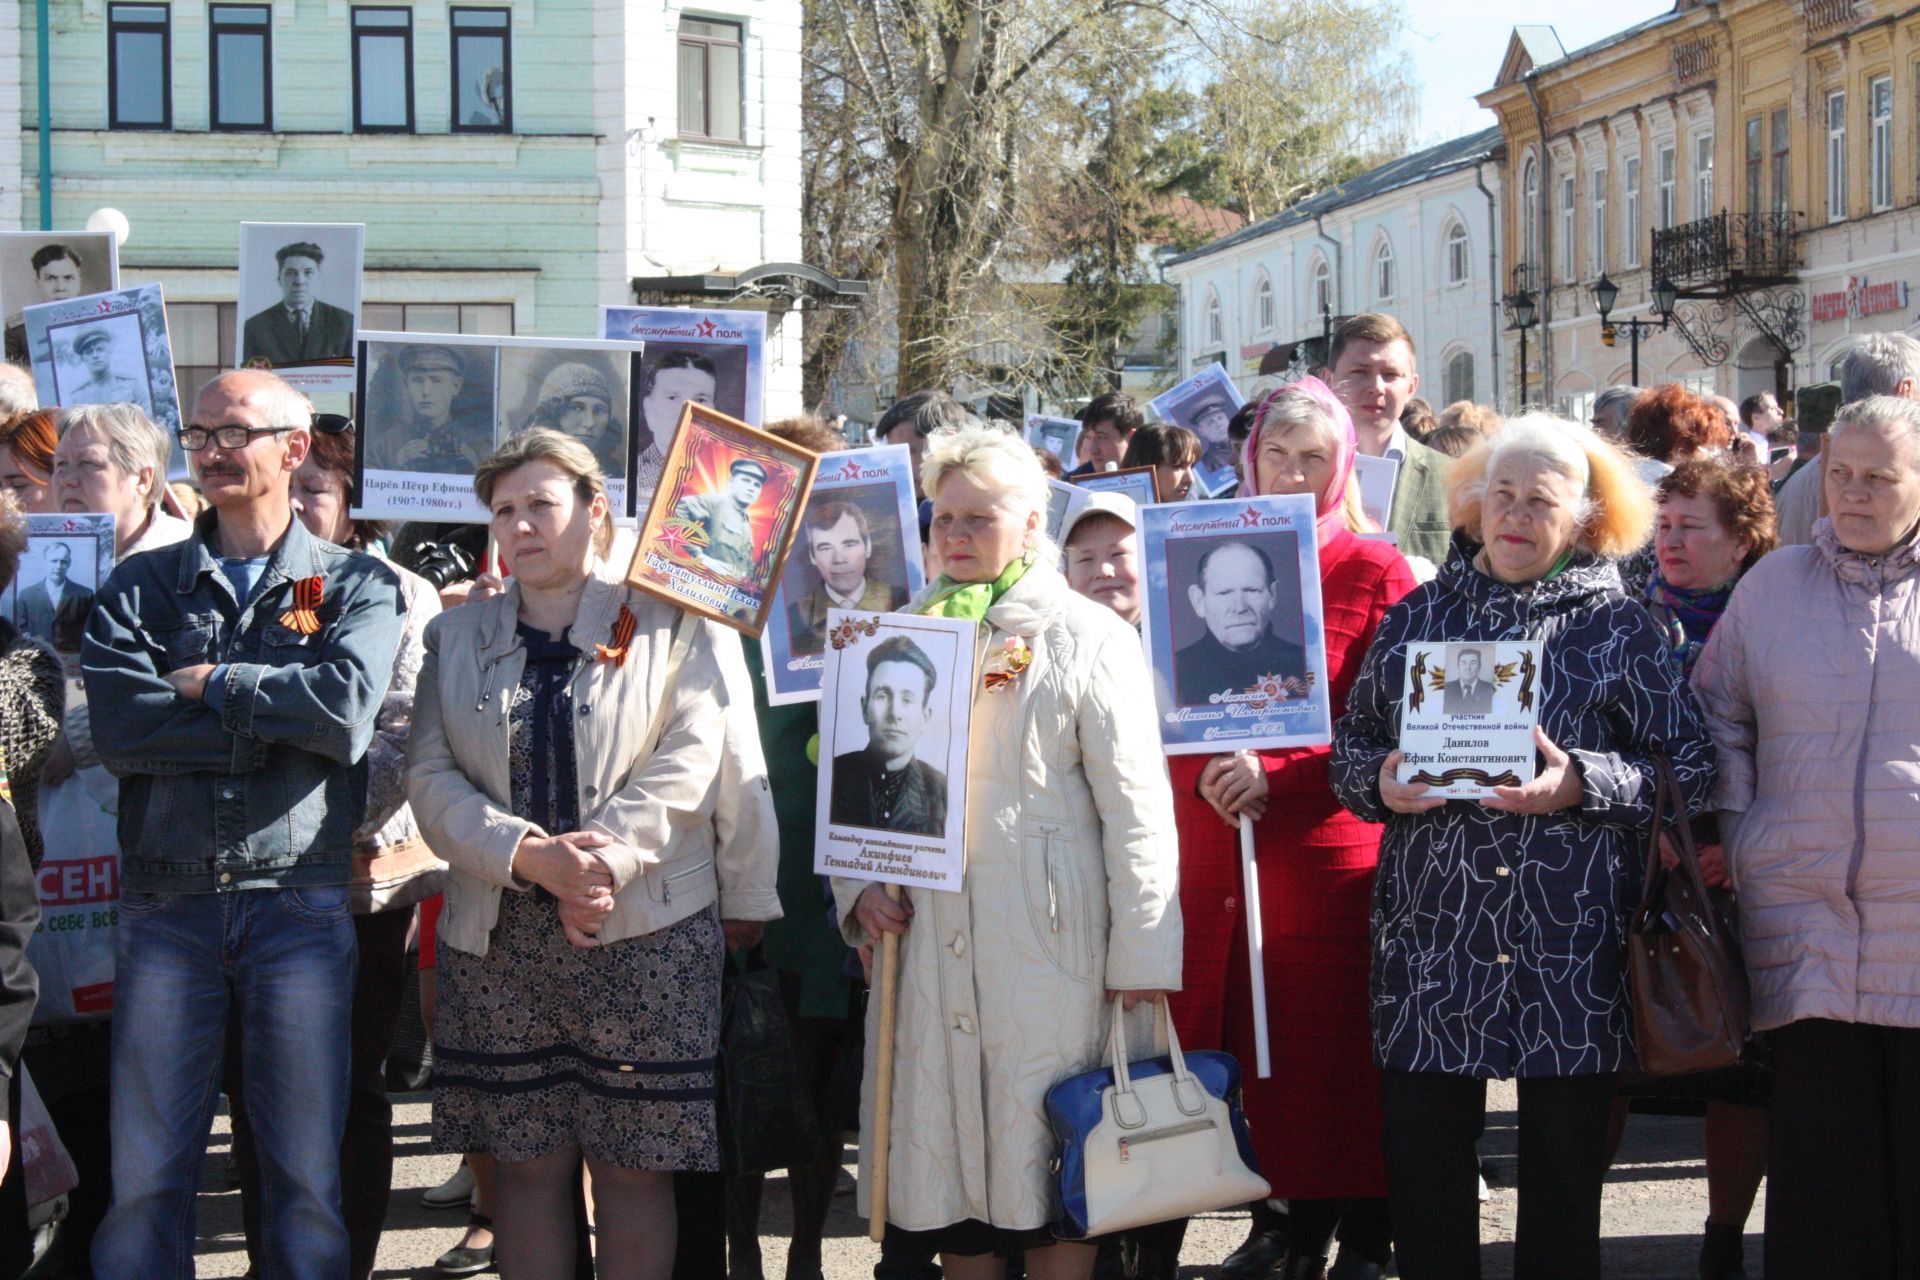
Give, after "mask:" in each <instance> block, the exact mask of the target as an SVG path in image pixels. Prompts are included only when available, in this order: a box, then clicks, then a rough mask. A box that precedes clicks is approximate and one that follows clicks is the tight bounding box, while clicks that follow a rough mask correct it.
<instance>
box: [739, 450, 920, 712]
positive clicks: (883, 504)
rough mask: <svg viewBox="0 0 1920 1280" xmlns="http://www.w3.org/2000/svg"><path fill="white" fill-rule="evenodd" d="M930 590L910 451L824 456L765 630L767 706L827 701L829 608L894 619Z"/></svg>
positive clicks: (762, 637) (762, 641) (762, 650)
mask: <svg viewBox="0 0 1920 1280" xmlns="http://www.w3.org/2000/svg"><path fill="white" fill-rule="evenodd" d="M925 586H926V570H925V568H924V566H923V564H922V562H921V555H920V534H919V523H918V514H917V512H916V510H915V504H914V499H913V463H912V459H911V456H910V455H909V454H908V452H907V447H906V446H905V445H898V444H890V445H879V446H877V447H875V448H871V449H852V450H848V451H846V452H844V453H835V454H830V455H828V456H825V457H823V458H821V460H820V466H819V468H818V469H817V470H816V471H815V472H814V477H813V490H812V492H811V493H810V494H809V495H808V498H807V503H806V506H805V508H804V509H803V510H802V512H801V516H800V532H799V534H798V536H797V537H796V538H795V539H794V549H793V554H792V555H790V556H788V557H787V564H786V569H785V570H784V571H783V572H782V573H781V575H780V581H779V586H778V587H777V588H776V589H775V591H774V596H773V612H772V613H770V614H769V615H768V616H767V627H766V630H764V631H762V632H761V633H760V653H761V658H762V659H763V663H762V665H763V667H764V669H765V671H766V674H767V701H768V702H769V703H772V704H773V705H775V706H780V705H783V704H785V703H790V702H815V701H818V700H819V697H820V671H821V668H822V667H823V666H824V665H825V661H826V659H825V657H824V656H823V655H824V653H825V650H826V636H827V611H828V610H830V609H853V610H856V611H860V612H867V613H891V612H892V611H894V610H896V609H900V608H904V607H905V606H906V603H907V601H909V600H911V599H913V597H914V596H916V595H918V594H920V591H921V589H922V588H923V587H925Z"/></svg>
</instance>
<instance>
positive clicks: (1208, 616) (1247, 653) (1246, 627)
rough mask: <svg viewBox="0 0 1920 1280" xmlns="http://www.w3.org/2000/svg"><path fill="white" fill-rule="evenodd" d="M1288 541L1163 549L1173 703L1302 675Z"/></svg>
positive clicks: (1293, 554) (1293, 557) (1294, 559)
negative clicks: (1169, 596)
mask: <svg viewBox="0 0 1920 1280" xmlns="http://www.w3.org/2000/svg"><path fill="white" fill-rule="evenodd" d="M1296 537H1297V535H1295V534H1293V533H1260V534H1249V535H1246V536H1243V537H1233V538H1209V539H1204V540H1202V539H1188V540H1184V541H1181V542H1177V543H1174V544H1173V545H1172V546H1170V547H1169V551H1168V560H1169V564H1168V581H1169V591H1170V593H1171V594H1172V595H1173V597H1174V600H1173V601H1172V603H1171V604H1170V606H1169V612H1170V613H1171V614H1172V616H1173V620H1174V622H1173V644H1174V655H1173V658H1174V697H1175V699H1176V701H1178V703H1179V704H1180V705H1181V706H1202V705H1205V704H1206V703H1207V702H1208V701H1209V700H1210V699H1211V698H1212V697H1214V696H1215V695H1219V694H1231V693H1243V692H1245V691H1246V690H1248V689H1251V688H1253V687H1255V686H1256V685H1257V684H1258V683H1259V682H1260V681H1261V680H1263V679H1265V678H1267V677H1275V678H1278V679H1282V680H1286V679H1301V678H1304V677H1305V676H1306V674H1307V658H1306V647H1305V645H1304V643H1303V641H1302V632H1303V623H1302V619H1301V607H1300V566H1299V549H1298V547H1297V545H1296ZM1183 597H1184V600H1185V605H1186V607H1185V608H1182V607H1181V603H1180V601H1181V599H1182V598H1183Z"/></svg>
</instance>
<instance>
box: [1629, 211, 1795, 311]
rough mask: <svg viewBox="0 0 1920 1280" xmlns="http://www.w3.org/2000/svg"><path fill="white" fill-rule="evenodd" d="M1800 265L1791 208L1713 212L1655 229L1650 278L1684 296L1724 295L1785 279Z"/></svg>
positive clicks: (1782, 281)
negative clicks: (1664, 281)
mask: <svg viewBox="0 0 1920 1280" xmlns="http://www.w3.org/2000/svg"><path fill="white" fill-rule="evenodd" d="M1799 265H1800V232H1799V230H1798V228H1796V227H1795V226H1794V215H1793V214H1791V213H1717V214H1714V215H1713V216H1712V217H1709V218H1701V219H1698V220H1697V221H1694V222H1687V223H1683V224H1681V225H1680V226H1677V227H1669V228H1667V229H1665V230H1660V231H1655V232H1654V233H1653V278H1654V279H1656V280H1658V279H1661V278H1663V277H1664V278H1666V279H1668V280H1671V281H1673V282H1674V283H1675V284H1676V285H1678V286H1680V289H1681V292H1682V294H1683V295H1684V296H1686V297H1693V298H1699V297H1728V296H1731V295H1732V294H1736V293H1740V292H1742V291H1745V290H1749V289H1762V288H1767V287H1769V286H1771V285H1777V284H1784V283H1787V282H1789V281H1791V280H1792V279H1793V278H1794V271H1795V269H1796V268H1797V267H1799Z"/></svg>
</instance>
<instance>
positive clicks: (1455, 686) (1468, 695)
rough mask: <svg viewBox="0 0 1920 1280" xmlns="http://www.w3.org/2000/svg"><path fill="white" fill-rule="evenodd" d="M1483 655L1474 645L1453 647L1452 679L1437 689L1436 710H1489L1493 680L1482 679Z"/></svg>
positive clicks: (1484, 713) (1480, 712) (1481, 712)
mask: <svg viewBox="0 0 1920 1280" xmlns="http://www.w3.org/2000/svg"><path fill="white" fill-rule="evenodd" d="M1486 661H1487V660H1486V657H1485V655H1483V654H1482V653H1481V652H1480V650H1478V649H1456V650H1454V654H1453V667H1454V671H1453V679H1451V680H1449V681H1447V683H1446V686H1445V687H1444V688H1443V689H1441V690H1440V710H1441V713H1442V714H1444V715H1450V716H1490V715H1492V714H1493V681H1491V680H1487V679H1484V678H1483V677H1482V676H1481V674H1480V673H1481V672H1482V671H1483V670H1484V669H1485V668H1486Z"/></svg>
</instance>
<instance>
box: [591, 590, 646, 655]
mask: <svg viewBox="0 0 1920 1280" xmlns="http://www.w3.org/2000/svg"><path fill="white" fill-rule="evenodd" d="M638 625H639V623H638V622H636V621H635V619H634V616H633V611H632V610H631V609H629V608H627V606H625V605H621V606H620V616H619V617H618V618H615V619H614V621H613V643H612V644H597V645H595V646H593V647H594V650H595V651H596V652H598V653H599V655H600V659H601V661H603V662H611V663H613V665H614V666H616V667H624V666H626V665H627V650H629V649H630V648H632V647H633V629H634V628H635V627H636V626H638Z"/></svg>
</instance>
